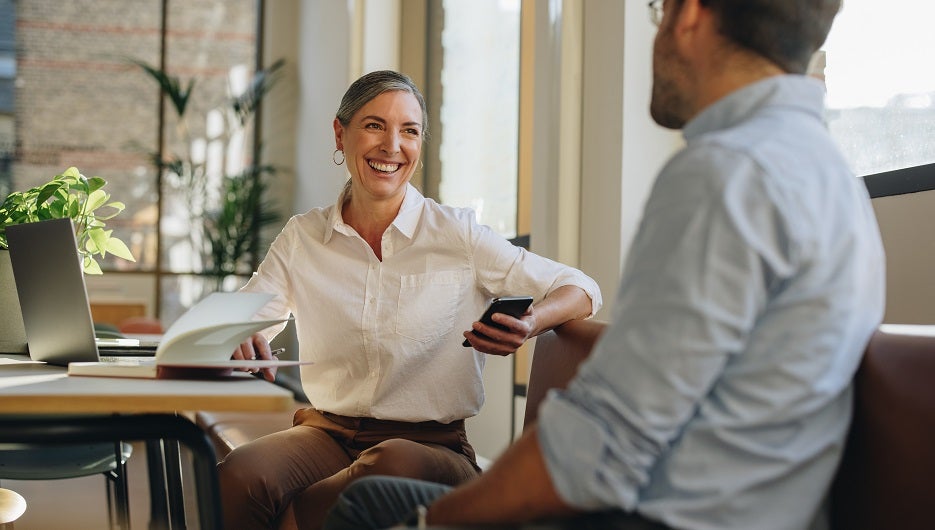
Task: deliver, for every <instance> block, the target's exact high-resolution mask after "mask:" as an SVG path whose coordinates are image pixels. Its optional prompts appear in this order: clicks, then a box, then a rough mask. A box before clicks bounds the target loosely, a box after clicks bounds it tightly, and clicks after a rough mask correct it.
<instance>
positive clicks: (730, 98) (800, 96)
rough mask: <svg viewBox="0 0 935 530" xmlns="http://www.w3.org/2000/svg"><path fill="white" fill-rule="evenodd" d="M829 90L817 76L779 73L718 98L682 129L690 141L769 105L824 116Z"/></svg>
mask: <svg viewBox="0 0 935 530" xmlns="http://www.w3.org/2000/svg"><path fill="white" fill-rule="evenodd" d="M824 97H825V89H824V85H822V84H821V82H820V81H818V80H817V79H813V78H810V77H807V76H804V75H795V74H787V75H778V76H772V77H768V78H766V79H763V80H760V81H757V82H755V83H752V84H749V85H747V86H745V87H742V88H740V89H738V90H736V91H734V92H731V93H730V94H728V95H726V96H724V97H723V98H721V99H719V100H718V101H715V102H714V103H712V104H711V105H710V106H708V107H707V108H706V109H704V110H702V111H701V112H700V113H699V114H698V115H697V116H695V117H694V118H693V119H692V120H691V121H689V122H688V123H687V124H686V125H685V127H684V128H683V129H682V135H683V136H684V137H685V140H686V141H691V140H692V139H694V138H697V137H698V136H700V135H702V134H704V133H707V132H710V131H718V130H723V129H727V128H730V127H732V126H734V125H736V124H738V123H741V122H743V121H745V120H747V119H748V118H749V117H750V116H751V115H752V114H754V113H755V112H757V111H758V110H759V109H761V108H763V107H767V106H783V107H792V108H797V109H799V110H801V111H803V112H806V113H808V114H812V115H814V116H815V117H816V118H817V119H819V120H820V119H822V112H823V108H824Z"/></svg>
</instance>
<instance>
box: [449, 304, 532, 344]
mask: <svg viewBox="0 0 935 530" xmlns="http://www.w3.org/2000/svg"><path fill="white" fill-rule="evenodd" d="M491 320H493V321H494V322H496V323H497V324H500V325H501V326H503V327H504V328H506V329H502V328H497V327H494V326H488V325H487V324H484V323H482V322H480V321H478V322H475V323H474V324H473V325H472V326H471V328H472V330H473V331H476V332H477V333H481V334H483V335H486V337H482V336H480V335H478V334H477V333H471V332H470V331H465V332H464V338H465V339H467V341H468V342H470V343H471V346H473V347H474V349H475V350H477V351H479V352H484V353H489V354H491V355H501V356H506V355H510V354H511V353H516V350H518V349H519V347H520V346H522V345H523V344H524V343H525V342H526V341H527V340H528V339H529V337H531V336H532V335H533V331H534V330H535V329H536V316H535V310H534V309H533V307H532V306H530V307H529V309H527V310H526V312H525V313H524V314H523V316H522V317H520V318H513V317H511V316H510V315H507V314H505V313H494V314H493V316H492V317H491Z"/></svg>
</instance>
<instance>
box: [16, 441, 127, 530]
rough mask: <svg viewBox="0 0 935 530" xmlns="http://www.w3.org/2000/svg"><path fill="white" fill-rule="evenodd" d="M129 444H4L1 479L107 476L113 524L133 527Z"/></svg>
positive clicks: (108, 511)
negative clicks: (129, 477) (129, 484)
mask: <svg viewBox="0 0 935 530" xmlns="http://www.w3.org/2000/svg"><path fill="white" fill-rule="evenodd" d="M132 452H133V448H132V446H131V445H130V444H127V443H121V442H117V443H110V442H98V443H83V444H32V443H0V480H3V479H6V480H60V479H66V478H76V477H86V476H93V475H99V474H100V475H103V476H104V477H105V486H106V494H107V520H108V522H109V523H110V527H111V528H114V527H115V526H114V522H115V521H116V523H117V526H116V527H117V528H121V529H127V528H129V527H130V502H129V489H128V487H127V479H126V462H127V459H129V458H130V455H131V454H132Z"/></svg>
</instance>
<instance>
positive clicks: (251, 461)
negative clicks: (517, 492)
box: [218, 408, 480, 530]
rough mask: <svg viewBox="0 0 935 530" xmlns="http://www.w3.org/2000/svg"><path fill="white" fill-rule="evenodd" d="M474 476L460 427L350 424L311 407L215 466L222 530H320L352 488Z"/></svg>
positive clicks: (365, 420)
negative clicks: (358, 483)
mask: <svg viewBox="0 0 935 530" xmlns="http://www.w3.org/2000/svg"><path fill="white" fill-rule="evenodd" d="M479 473H480V471H479V468H478V467H477V463H476V461H475V457H474V450H473V448H472V447H471V445H470V444H469V443H468V441H467V437H466V435H465V432H464V421H463V420H461V421H456V422H452V423H450V424H442V423H438V422H434V421H427V422H420V423H409V422H399V421H386V420H374V419H371V418H350V417H346V416H339V415H336V414H330V413H327V412H319V411H317V410H315V409H312V408H307V409H300V410H298V411H296V413H295V417H294V418H293V426H292V427H291V428H289V429H286V430H285V431H281V432H278V433H274V434H270V435H268V436H264V437H262V438H260V439H258V440H255V441H253V442H251V443H248V444H246V445H243V446H241V447H238V448H237V449H235V450H234V451H232V452H231V453H230V454H229V455H228V456H227V458H225V459H224V461H223V462H221V463H220V464H218V474H219V478H220V483H221V502H222V507H223V510H224V524H225V528H237V529H251V528H256V529H260V528H262V529H264V530H266V529H270V528H279V527H280V525H282V527H284V528H290V527H291V526H292V524H291V523H292V521H291V520H280V519H281V518H284V519H285V518H290V519H291V517H293V515H294V517H295V525H296V526H297V527H298V528H300V529H305V528H309V529H317V528H320V526H321V524H322V522H323V521H324V518H325V515H326V513H327V511H328V509H330V508H331V506H332V505H333V504H334V502H335V500H337V498H338V495H339V494H340V493H341V491H343V490H344V488H345V487H346V486H347V485H348V484H350V483H351V482H352V481H354V480H356V479H358V478H360V477H363V476H368V475H393V476H399V477H408V478H417V479H422V480H429V481H432V482H439V483H442V484H448V485H456V484H460V483H461V482H464V481H466V480H468V479H471V478H473V477H476V476H477V475H478V474H479Z"/></svg>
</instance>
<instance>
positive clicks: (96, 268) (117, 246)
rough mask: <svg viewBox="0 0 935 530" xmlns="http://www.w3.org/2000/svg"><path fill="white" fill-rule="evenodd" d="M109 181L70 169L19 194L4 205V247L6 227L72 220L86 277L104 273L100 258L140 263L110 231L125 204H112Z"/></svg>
mask: <svg viewBox="0 0 935 530" xmlns="http://www.w3.org/2000/svg"><path fill="white" fill-rule="evenodd" d="M106 184H107V181H105V180H104V179H102V178H101V177H91V178H87V177H85V176H84V175H82V174H81V173H80V172H79V171H78V169H77V168H74V167H70V168H68V169H66V170H65V172H64V173H62V174H61V175H56V176H55V177H53V178H52V180H50V181H49V182H46V183H45V184H42V185H40V186H36V187H35V188H32V189H29V190H26V191H15V192H13V193H11V194H9V195H7V197H6V199H4V201H3V203H0V248H2V249H7V248H9V247H8V246H7V240H6V227H8V226H10V225H18V224H23V223H33V222H36V221H44V220H47V219H62V218H66V217H70V218H71V219H72V221H73V222H74V223H75V239H76V240H77V242H78V252H79V253H80V254H81V259H82V263H81V265H82V267H83V268H84V272H85V274H101V273H102V271H101V266H100V264H98V262H97V259H96V256H99V257H101V258H104V257H105V256H107V253H111V254H113V255H115V256H117V257H119V258H123V259H125V260H129V261H136V259H134V258H133V254H132V253H131V252H130V249H129V248H127V246H126V244H124V242H123V241H121V240H119V239H117V238H116V237H113V236H112V235H111V234H112V233H113V230H106V229H105V228H104V222H105V221H107V220H108V219H113V218H114V217H115V216H116V215H117V214H119V213H120V212H122V211H123V209H124V208H125V205H124V204H123V203H122V202H118V201H111V200H110V194H109V193H107V192H105V191H104V189H103V188H104V186H105V185H106Z"/></svg>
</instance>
